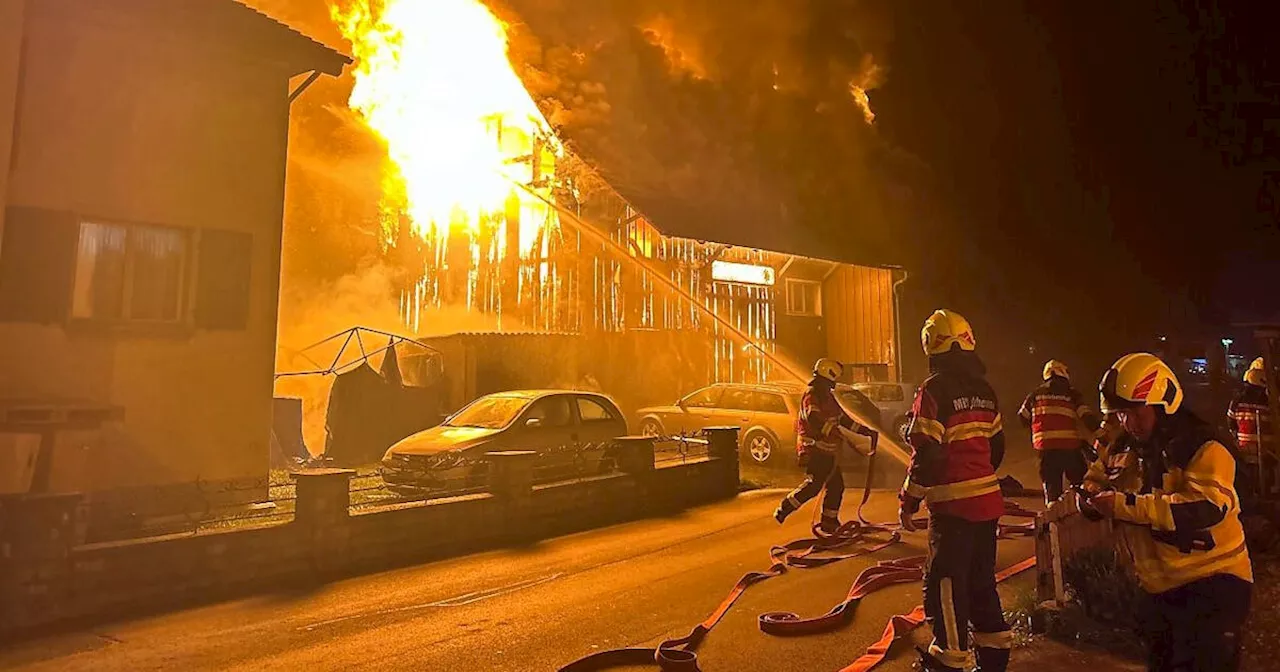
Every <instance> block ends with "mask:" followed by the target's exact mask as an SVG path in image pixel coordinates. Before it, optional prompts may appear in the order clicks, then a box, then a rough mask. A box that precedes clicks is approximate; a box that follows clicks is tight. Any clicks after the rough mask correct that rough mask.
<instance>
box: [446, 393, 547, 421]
mask: <svg viewBox="0 0 1280 672" xmlns="http://www.w3.org/2000/svg"><path fill="white" fill-rule="evenodd" d="M530 401H532V400H531V399H526V398H524V397H481V398H479V399H476V400H475V401H473V402H471V403H470V404H469V405H468V406H467V407H466V408H464V409H462V410H461V411H458V414H457V415H455V416H453V417H452V418H449V420H448V421H447V422H445V423H444V424H445V426H446V427H479V428H481V429H502V428H503V427H506V426H507V425H509V424H511V421H512V420H515V419H516V416H517V415H520V411H523V410H524V409H525V407H526V406H528V405H529V402H530Z"/></svg>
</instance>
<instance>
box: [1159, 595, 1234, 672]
mask: <svg viewBox="0 0 1280 672" xmlns="http://www.w3.org/2000/svg"><path fill="white" fill-rule="evenodd" d="M1252 593H1253V584H1251V583H1249V582H1248V581H1245V580H1244V579H1241V578H1239V577H1236V576H1231V575H1229V574H1215V575H1213V576H1209V577H1206V578H1203V579H1200V580H1198V581H1192V582H1191V583H1188V584H1187V585H1185V586H1179V587H1177V588H1174V589H1173V590H1170V591H1166V592H1163V593H1159V594H1156V595H1150V596H1149V599H1148V603H1147V605H1146V608H1145V609H1144V612H1145V613H1144V614H1143V618H1142V620H1143V630H1144V631H1145V632H1146V639H1147V669H1148V670H1150V671H1151V672H1175V671H1176V672H1210V671H1212V672H1234V671H1235V670H1238V669H1240V629H1241V628H1242V627H1243V626H1244V621H1245V617H1246V616H1248V614H1249V602H1250V599H1251V595H1252Z"/></svg>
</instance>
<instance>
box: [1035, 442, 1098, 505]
mask: <svg viewBox="0 0 1280 672" xmlns="http://www.w3.org/2000/svg"><path fill="white" fill-rule="evenodd" d="M1038 457H1039V459H1040V482H1041V483H1042V484H1044V501H1045V503H1046V504H1053V503H1054V502H1056V501H1058V498H1059V497H1062V492H1063V486H1062V479H1063V478H1066V479H1067V482H1068V483H1070V484H1071V485H1080V484H1081V483H1083V482H1084V475H1085V473H1087V472H1088V471H1089V464H1088V462H1086V461H1085V459H1084V450H1083V447H1082V448H1081V449H1077V450H1067V449H1062V448H1053V449H1047V450H1041V451H1040V453H1039V455H1038Z"/></svg>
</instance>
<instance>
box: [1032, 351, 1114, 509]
mask: <svg viewBox="0 0 1280 672" xmlns="http://www.w3.org/2000/svg"><path fill="white" fill-rule="evenodd" d="M1018 419H1019V420H1021V421H1022V424H1023V426H1025V427H1030V428H1031V443H1032V445H1034V446H1035V449H1036V457H1037V458H1039V462H1040V482H1041V483H1042V484H1043V485H1044V501H1045V503H1046V504H1053V503H1054V502H1056V501H1058V498H1059V497H1061V496H1062V479H1063V478H1064V477H1065V478H1066V480H1067V481H1068V482H1070V483H1071V485H1080V484H1081V483H1083V482H1084V476H1085V472H1086V471H1087V470H1088V461H1087V460H1086V455H1087V454H1088V453H1089V452H1091V451H1090V450H1089V445H1088V443H1087V442H1086V439H1085V438H1084V437H1085V436H1087V434H1082V432H1081V429H1082V427H1081V425H1083V429H1085V430H1088V432H1089V433H1093V432H1095V431H1097V429H1098V425H1099V418H1098V414H1097V413H1094V412H1093V409H1091V408H1089V406H1088V405H1087V404H1085V403H1084V397H1083V396H1081V395H1080V393H1079V392H1077V391H1076V389H1075V388H1074V387H1072V386H1071V375H1070V373H1069V372H1068V371H1067V365H1066V364H1063V363H1062V362H1059V361H1058V360H1056V359H1051V360H1049V361H1048V362H1046V363H1045V365H1044V383H1043V384H1042V385H1040V387H1038V388H1036V389H1035V391H1033V392H1032V393H1031V394H1029V395H1027V398H1026V400H1025V401H1023V402H1022V408H1020V409H1019V410H1018Z"/></svg>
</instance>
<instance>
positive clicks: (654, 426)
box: [640, 418, 662, 436]
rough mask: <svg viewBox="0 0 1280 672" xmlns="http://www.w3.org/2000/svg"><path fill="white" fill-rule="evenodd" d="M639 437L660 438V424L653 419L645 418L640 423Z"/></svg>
mask: <svg viewBox="0 0 1280 672" xmlns="http://www.w3.org/2000/svg"><path fill="white" fill-rule="evenodd" d="M640 436H662V423H660V422H658V421H657V420H654V419H653V418H645V419H644V421H643V422H641V423H640Z"/></svg>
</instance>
